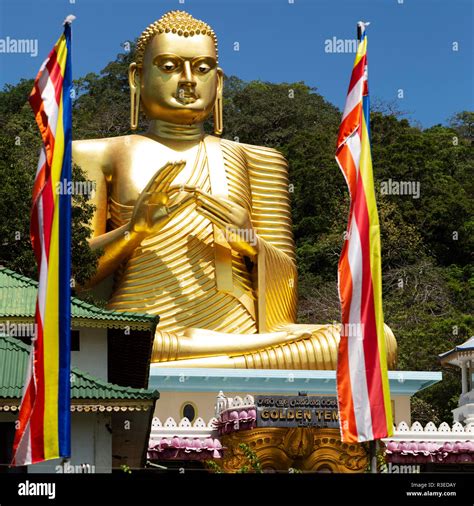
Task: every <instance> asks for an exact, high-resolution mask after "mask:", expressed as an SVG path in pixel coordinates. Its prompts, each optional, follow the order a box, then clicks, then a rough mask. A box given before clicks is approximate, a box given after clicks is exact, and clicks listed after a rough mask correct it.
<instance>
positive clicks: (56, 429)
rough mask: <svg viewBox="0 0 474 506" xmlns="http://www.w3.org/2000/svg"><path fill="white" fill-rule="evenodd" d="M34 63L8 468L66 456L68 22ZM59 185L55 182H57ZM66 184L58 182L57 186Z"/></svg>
mask: <svg viewBox="0 0 474 506" xmlns="http://www.w3.org/2000/svg"><path fill="white" fill-rule="evenodd" d="M73 19H74V17H73V16H68V17H67V18H66V21H65V23H64V33H63V35H61V37H60V38H59V40H58V41H57V42H56V45H55V46H54V48H53V50H52V51H51V53H50V54H49V56H48V58H47V59H46V61H45V62H44V63H43V65H42V66H41V68H40V71H39V73H38V75H37V77H36V80H35V85H34V88H33V90H32V92H31V95H30V99H29V101H30V105H31V107H32V109H33V112H34V114H35V119H36V123H37V124H38V127H39V130H40V132H41V138H42V140H43V146H42V150H41V154H40V159H39V163H38V170H37V172H36V178H35V182H34V186H33V204H32V209H31V224H30V236H31V242H32V245H33V250H34V253H35V256H36V261H37V263H38V273H39V285H38V298H37V301H36V314H35V335H34V337H33V339H32V350H31V355H30V363H29V366H28V371H27V377H26V381H25V387H24V391H23V399H22V402H21V406H20V413H19V419H18V422H19V423H17V430H16V433H15V439H14V443H13V461H12V464H13V465H17V466H21V465H27V464H34V463H36V462H41V461H43V460H48V459H54V458H58V457H69V456H70V455H71V419H70V417H71V407H70V405H71V399H70V350H71V346H70V336H71V291H70V278H71V196H70V195H68V192H67V191H64V190H63V191H62V192H59V191H58V189H59V188H63V189H64V188H68V185H67V182H68V181H70V180H71V142H72V139H71V123H72V110H71V107H72V104H71V102H72V100H71V93H72V72H71V21H72V20H73ZM60 182H61V183H63V184H58V183H60ZM64 183H66V184H64Z"/></svg>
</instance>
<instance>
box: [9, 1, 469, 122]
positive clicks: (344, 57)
mask: <svg viewBox="0 0 474 506" xmlns="http://www.w3.org/2000/svg"><path fill="white" fill-rule="evenodd" d="M73 1H74V3H71V2H73ZM290 2H291V0H184V3H180V0H0V39H6V38H7V37H10V38H11V39H37V40H38V56H36V57H31V56H30V55H29V54H11V53H0V86H3V85H4V84H5V83H12V84H14V83H16V82H18V81H19V79H21V78H23V77H24V78H32V77H34V76H35V75H36V73H37V71H38V69H39V66H40V65H41V62H42V60H43V59H44V58H45V57H46V56H47V54H48V52H49V51H50V49H51V47H52V45H53V44H54V42H55V41H56V39H57V38H58V36H59V34H60V32H61V29H62V28H61V23H62V21H63V19H64V18H65V16H66V15H67V14H74V15H76V16H77V19H76V21H75V22H74V24H73V37H74V39H73V74H74V77H75V78H77V77H80V76H82V75H84V74H86V73H87V72H91V71H93V72H98V71H100V70H101V69H102V68H104V67H105V65H106V64H107V63H108V62H109V61H111V60H113V59H114V58H115V56H116V55H117V53H119V52H121V51H122V47H121V44H123V43H124V42H125V41H127V40H133V39H135V38H136V37H137V36H138V35H139V34H140V33H141V31H142V30H143V29H144V28H145V27H146V26H147V25H148V24H150V23H151V22H153V21H154V20H155V19H157V18H159V17H161V15H162V14H163V13H164V12H166V11H168V10H172V9H183V10H187V11H188V12H190V13H191V14H193V15H194V16H195V17H197V18H200V19H203V20H204V21H206V22H208V23H209V24H210V25H211V26H212V27H213V28H214V30H215V32H216V34H217V36H218V40H219V60H220V65H221V67H222V68H223V69H224V71H225V72H226V74H228V75H236V76H238V77H240V78H242V79H245V80H252V79H261V80H265V81H271V82H294V81H304V82H305V83H307V84H308V85H311V86H314V87H316V88H317V89H318V91H319V93H321V94H322V95H323V96H324V97H325V98H326V99H327V100H329V101H330V102H332V103H333V104H335V105H336V106H338V107H339V108H342V107H343V105H344V101H345V96H346V91H347V85H348V81H349V77H350V73H351V68H352V62H353V59H354V54H352V53H328V52H326V51H325V48H326V43H325V41H326V40H328V39H331V40H332V39H333V37H336V38H337V39H353V38H354V36H355V25H356V22H357V21H358V20H360V19H362V20H367V21H370V22H371V25H370V27H369V29H368V32H367V33H368V38H369V86H370V91H371V96H372V97H377V98H379V99H382V100H386V101H392V100H394V101H396V102H397V103H398V106H399V108H400V109H401V110H402V111H406V112H407V113H408V117H409V118H410V119H412V120H416V121H418V122H420V123H421V125H422V126H423V127H429V126H431V125H433V124H436V123H445V122H446V120H447V119H448V118H449V117H450V116H451V115H452V114H454V113H456V112H458V111H461V110H466V109H468V110H472V109H474V98H473V89H474V79H473V73H474V70H473V46H474V44H473V29H472V26H473V24H474V17H473V9H474V2H473V0H294V3H290ZM399 2H402V3H399ZM235 42H238V43H239V46H240V48H239V51H235V50H234V43H235ZM454 43H457V45H458V46H457V48H458V50H457V51H453V47H455V45H453V44H454ZM399 90H403V98H398V95H399Z"/></svg>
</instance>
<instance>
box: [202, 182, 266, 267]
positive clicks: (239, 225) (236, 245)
mask: <svg viewBox="0 0 474 506" xmlns="http://www.w3.org/2000/svg"><path fill="white" fill-rule="evenodd" d="M195 192H196V193H195V194H196V203H197V210H198V212H199V213H201V214H202V215H203V216H205V217H206V218H208V219H209V220H210V221H211V222H212V223H213V224H214V225H216V226H217V227H219V228H220V229H221V230H222V232H223V233H224V235H225V238H226V239H227V241H228V243H229V244H230V246H231V248H232V249H234V250H235V251H238V252H239V253H241V254H242V255H246V256H249V257H254V256H255V255H256V254H257V234H256V232H255V230H254V228H253V226H252V221H251V219H250V214H249V212H248V211H247V209H245V208H244V207H242V206H240V205H239V204H236V203H235V202H232V201H230V200H229V199H226V198H224V197H215V196H213V195H209V194H208V193H205V192H203V191H202V190H200V189H196V190H195Z"/></svg>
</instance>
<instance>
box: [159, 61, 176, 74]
mask: <svg viewBox="0 0 474 506" xmlns="http://www.w3.org/2000/svg"><path fill="white" fill-rule="evenodd" d="M177 68H178V65H177V64H176V63H175V62H174V61H171V60H166V61H164V62H163V63H162V64H161V65H160V69H161V70H163V71H165V72H174V71H175V70H176V69H177Z"/></svg>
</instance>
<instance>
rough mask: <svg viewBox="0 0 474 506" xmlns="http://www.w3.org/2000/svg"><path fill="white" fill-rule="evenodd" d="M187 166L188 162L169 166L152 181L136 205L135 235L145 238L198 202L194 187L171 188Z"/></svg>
mask: <svg viewBox="0 0 474 506" xmlns="http://www.w3.org/2000/svg"><path fill="white" fill-rule="evenodd" d="M185 165H186V162H184V161H179V162H172V163H167V164H166V165H164V166H163V167H161V168H160V169H159V170H158V171H157V172H156V173H155V175H154V176H153V177H152V178H151V179H150V182H149V183H148V184H147V185H146V186H145V188H144V189H143V190H142V192H141V193H140V195H139V196H138V198H137V201H136V202H135V206H134V209H133V213H132V217H131V220H130V225H131V228H132V230H133V231H134V232H136V233H138V234H140V235H144V236H148V235H151V234H154V233H156V232H158V231H159V230H160V229H161V228H163V227H164V225H166V223H168V222H169V221H170V220H171V218H173V216H175V215H176V214H177V213H178V212H179V211H181V210H182V209H183V208H184V207H186V206H187V205H189V204H190V203H191V202H192V201H193V200H194V198H195V197H194V195H193V193H192V191H191V192H190V190H192V189H191V188H190V187H188V186H176V187H171V183H172V182H173V180H174V179H175V178H176V176H177V175H178V174H179V172H181V170H182V169H183V168H184V166H185ZM183 190H184V191H183Z"/></svg>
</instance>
